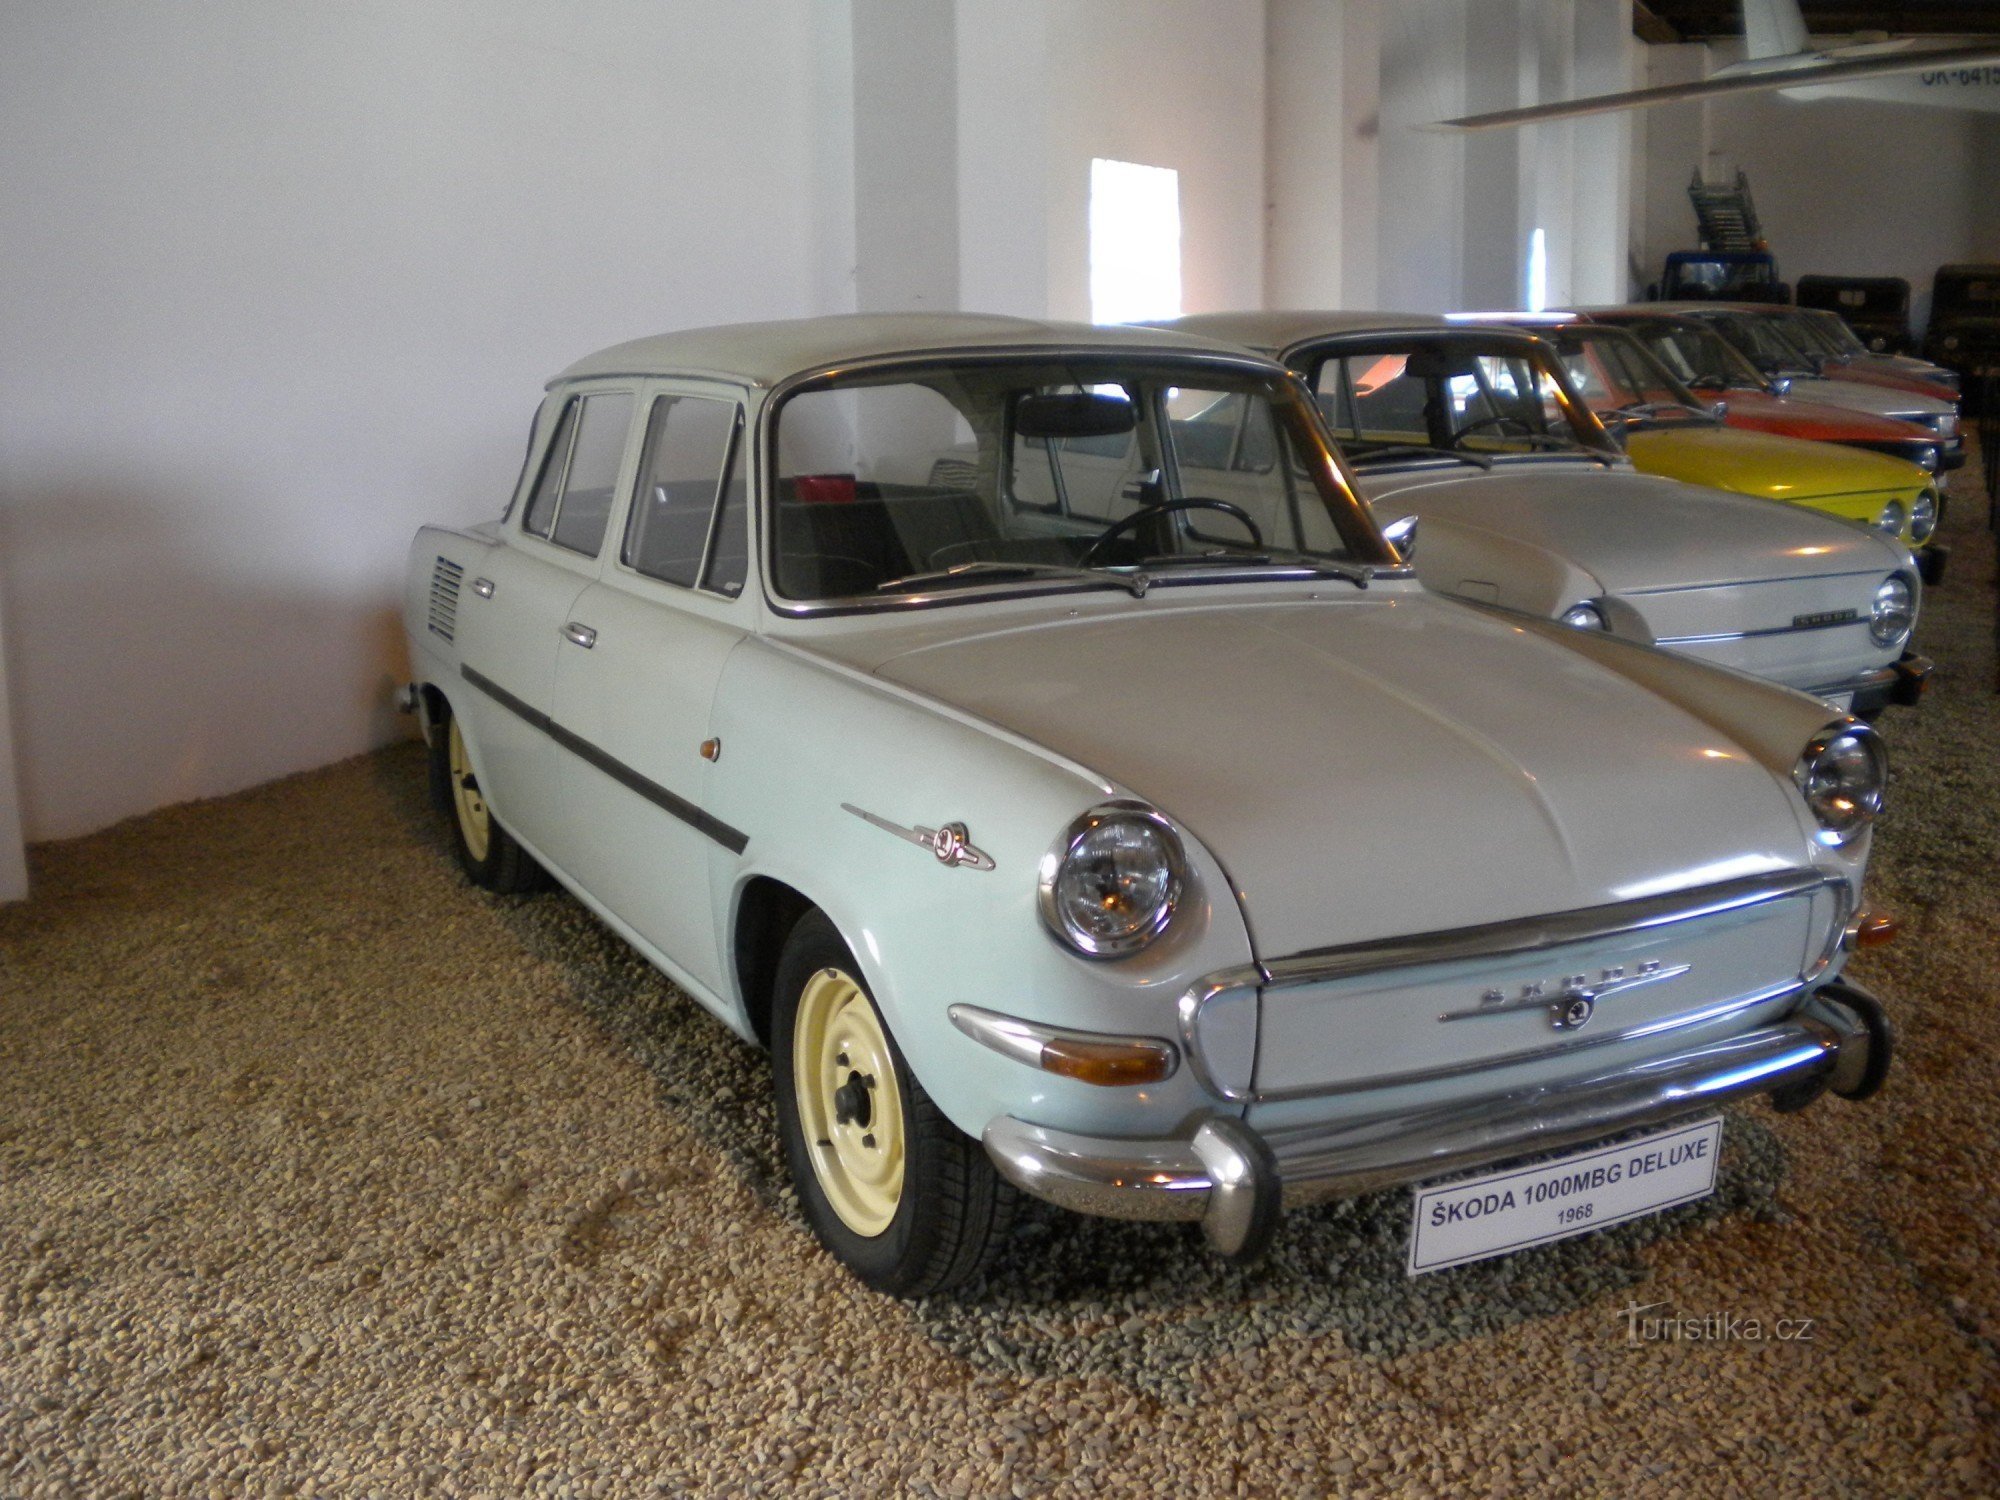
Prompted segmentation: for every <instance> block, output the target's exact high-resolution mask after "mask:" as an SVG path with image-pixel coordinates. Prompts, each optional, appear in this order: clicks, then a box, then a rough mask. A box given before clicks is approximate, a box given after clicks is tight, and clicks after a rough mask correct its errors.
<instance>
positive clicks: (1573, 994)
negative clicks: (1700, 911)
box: [1438, 958, 1694, 1031]
mask: <svg viewBox="0 0 2000 1500" xmlns="http://www.w3.org/2000/svg"><path fill="white" fill-rule="evenodd" d="M1693 967H1694V965H1692V964H1673V965H1671V966H1669V965H1664V964H1662V963H1661V962H1660V961H1659V960H1658V959H1657V958H1649V959H1647V960H1645V961H1644V962H1643V963H1641V964H1640V965H1639V967H1638V969H1637V970H1636V971H1634V972H1633V973H1630V974H1628V973H1626V972H1625V969H1624V967H1623V966H1622V965H1621V966H1620V967H1617V968H1612V969H1601V970H1599V971H1598V977H1597V978H1596V979H1595V980H1592V979H1591V978H1590V976H1589V975H1588V974H1566V975H1564V976H1563V977H1562V978H1560V979H1544V980H1538V981H1536V982H1535V983H1534V984H1524V985H1522V986H1521V989H1520V993H1519V994H1516V995H1512V996H1509V995H1508V994H1507V992H1506V991H1505V990H1497V989H1496V990H1488V991H1486V993H1485V994H1483V995H1481V996H1480V997H1479V1004H1478V1005H1476V1006H1474V1007H1473V1008H1472V1009H1471V1010H1450V1011H1446V1012H1445V1013H1444V1014H1443V1015H1441V1016H1439V1017H1438V1019H1439V1020H1440V1021H1469V1020H1471V1019H1472V1018H1473V1017H1475V1016H1504V1015H1511V1014H1512V1013H1513V1012H1515V1011H1517V1010H1541V1011H1546V1012H1548V1017H1549V1024H1550V1025H1551V1026H1553V1027H1555V1029H1556V1030H1557V1031H1576V1030H1579V1029H1581V1028H1582V1027H1584V1026H1586V1025H1588V1024H1589V1022H1590V1018H1591V1017H1592V1016H1594V1015H1596V1014H1597V1004H1598V1002H1599V1001H1600V1000H1608V999H1610V998H1611V997H1612V996H1613V995H1622V994H1623V993H1624V992H1625V991H1626V990H1635V989H1637V988H1639V986H1640V985H1642V984H1658V983H1659V982H1660V981H1661V980H1663V979H1678V978H1679V977H1680V976H1681V975H1683V974H1685V973H1687V972H1688V970H1689V969H1691V968H1693Z"/></svg>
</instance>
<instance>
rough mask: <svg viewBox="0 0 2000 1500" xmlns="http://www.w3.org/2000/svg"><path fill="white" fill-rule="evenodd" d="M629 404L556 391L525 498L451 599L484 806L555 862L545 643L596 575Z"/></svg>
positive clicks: (462, 699) (552, 661) (555, 751)
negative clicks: (559, 395)
mask: <svg viewBox="0 0 2000 1500" xmlns="http://www.w3.org/2000/svg"><path fill="white" fill-rule="evenodd" d="M634 404H635V392H634V390H633V389H632V388H630V387H626V388H623V389H618V388H590V389H584V390H577V391H572V392H570V393H568V394H567V395H566V396H565V397H564V398H563V400H562V401H561V404H560V406H559V408H558V410H557V412H556V418H555V422H554V424H553V431H552V433H551V435H550V438H549V441H548V445H547V447H546V448H545V449H544V450H543V453H542V456H541V462H540V465H539V467H538V469H537V470H536V473H535V478H534V482H533V483H532V484H531V485H530V486H529V488H528V493H527V497H526V501H525V503H524V504H522V505H521V506H520V507H519V514H518V515H516V516H513V517H510V518H509V520H508V522H507V525H506V528H505V534H506V539H505V541H504V542H503V543H502V544H501V545H500V546H498V547H495V548H493V549H491V550H490V551H489V552H488V553H487V555H486V556H485V558H484V559H482V561H481V563H480V565H479V572H478V573H477V574H476V575H475V576H474V577H473V578H472V579H470V580H469V584H470V587H469V589H468V590H467V592H466V593H465V595H464V596H463V597H464V598H466V599H468V600H469V601H470V606H469V607H468V605H467V604H461V605H460V607H459V639H458V645H459V649H460V670H461V673H462V675H463V677H464V679H465V689H464V690H462V691H460V692H459V693H457V694H456V695H454V698H453V703H454V706H455V708H456V711H457V712H459V713H460V714H463V715H464V716H465V717H466V719H467V720H468V722H469V724H470V726H471V728H472V730H473V744H474V747H475V751H476V754H477V757H478V767H479V775H480V777H481V779H482V790H483V791H484V793H485V796H486V800H487V804H488V805H489V806H490V807H491V808H492V809H493V810H494V813H495V815H496V816H497V817H498V818H499V819H500V821H501V823H502V824H504V825H505V826H506V827H507V829H508V830H509V831H510V832H512V833H513V834H514V835H515V836H516V837H517V838H519V839H521V840H522V841H523V842H524V843H526V844H527V845H528V846H529V847H530V848H532V849H534V850H535V851H536V852H537V853H539V854H541V855H543V856H544V857H546V858H549V859H551V860H552V861H554V862H555V863H557V864H559V865H560V864H562V862H563V849H562V846H563V839H562V837H561V834H562V827H561V813H560V808H559V793H558V788H557V776H558V770H559V764H560V758H561V752H560V750H559V748H558V745H557V742H556V740H555V738H554V737H553V736H552V735H551V733H550V730H549V723H550V714H551V712H552V709H553V704H554V698H555V672H556V648H557V646H558V644H559V643H560V642H561V640H562V638H563V637H562V631H563V629H564V627H565V626H566V625H568V623H569V621H570V617H571V608H572V606H573V604H574V603H575V601H576V600H577V598H578V596H579V595H581V594H582V593H583V591H584V590H585V589H586V588H588V587H589V586H590V583H591V581H592V580H593V579H594V578H596V576H597V571H598V553H599V552H600V550H601V549H602V546H603V541H604V534H605V529H606V524H607V522H608V521H609V518H610V505H611V500H612V497H613V495H614V494H615V493H616V489H617V480H618V476H619V473H620V472H621V470H622V468H623V465H624V460H625V450H626V447H627V445H628V439H629V434H630V428H631V426H632V411H633V407H634Z"/></svg>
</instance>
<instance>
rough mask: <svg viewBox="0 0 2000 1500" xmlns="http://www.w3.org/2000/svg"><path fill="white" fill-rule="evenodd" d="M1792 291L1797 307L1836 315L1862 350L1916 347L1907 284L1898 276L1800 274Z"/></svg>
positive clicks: (1901, 351) (1881, 351)
mask: <svg viewBox="0 0 2000 1500" xmlns="http://www.w3.org/2000/svg"><path fill="white" fill-rule="evenodd" d="M1796 294H1797V299H1798V305H1799V306H1800V307H1810V308H1816V309H1822V310H1824V311H1826V312H1831V313H1837V314H1839V315H1840V317H1841V319H1842V320H1843V321H1844V323H1845V324H1846V326H1847V327H1849V328H1851V329H1852V330H1853V331H1854V333H1855V335H1856V336H1857V339H1858V341H1859V342H1860V344H1861V346H1862V348H1864V349H1870V350H1873V351H1874V352H1875V353H1877V354H1908V353H1909V352H1910V351H1912V350H1913V349H1915V348H1916V347H1917V341H1916V337H1915V335H1913V334H1912V333H1911V332H1910V284H1909V282H1907V281H1905V280H1904V279H1903V278H1902V277H1900V276H1801V277H1800V278H1799V284H1798V287H1797V289H1796Z"/></svg>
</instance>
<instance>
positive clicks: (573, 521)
mask: <svg viewBox="0 0 2000 1500" xmlns="http://www.w3.org/2000/svg"><path fill="white" fill-rule="evenodd" d="M631 425H632V397H631V394H630V393H629V392H626V391H607V392H605V393H604V394H602V395H597V396H586V397H584V398H583V410H582V412H581V413H580V414H579V415H578V418H577V424H576V438H575V440H574V441H573V442H572V444H571V451H570V456H569V472H568V473H567V474H566V475H565V476H564V478H563V488H562V498H561V500H560V502H559V503H558V504H557V506H556V524H555V529H554V530H553V531H552V532H550V534H549V540H550V541H552V542H554V543H555V544H556V545H557V546H559V547H567V548H569V549H570V550H571V551H572V552H581V553H583V554H584V556H586V557H595V556H597V552H598V549H599V548H600V547H602V546H603V545H604V528H605V526H606V525H607V524H608V523H609V522H610V520H611V499H612V496H613V494H614V492H615V491H616V490H617V488H618V468H619V465H620V464H621V463H622V462H623V461H624V458H625V436H626V433H627V431H628V430H629V429H630V428H631Z"/></svg>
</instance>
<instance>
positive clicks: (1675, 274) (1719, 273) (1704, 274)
mask: <svg viewBox="0 0 2000 1500" xmlns="http://www.w3.org/2000/svg"><path fill="white" fill-rule="evenodd" d="M1651 296H1652V298H1653V300H1654V301H1656V302H1659V301H1667V302H1677V301H1693V300H1695V299H1698V298H1700V299H1706V300H1709V301H1714V300H1716V299H1717V298H1721V299H1723V300H1725V301H1729V302H1771V303H1778V304H1783V303H1787V302H1790V301H1791V300H1792V289H1791V287H1790V286H1788V285H1787V284H1786V283H1785V282H1783V281H1781V280H1779V279H1778V262H1777V260H1776V258H1775V257H1774V256H1773V255H1772V254H1771V252H1770V251H1768V250H1675V251H1673V252H1671V253H1670V254H1669V255H1668V256H1667V259H1666V263H1665V264H1664V265H1663V266H1662V267H1661V269H1660V279H1659V280H1658V281H1657V282H1655V283H1654V284H1653V287H1652V290H1651Z"/></svg>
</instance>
